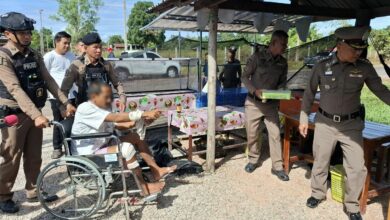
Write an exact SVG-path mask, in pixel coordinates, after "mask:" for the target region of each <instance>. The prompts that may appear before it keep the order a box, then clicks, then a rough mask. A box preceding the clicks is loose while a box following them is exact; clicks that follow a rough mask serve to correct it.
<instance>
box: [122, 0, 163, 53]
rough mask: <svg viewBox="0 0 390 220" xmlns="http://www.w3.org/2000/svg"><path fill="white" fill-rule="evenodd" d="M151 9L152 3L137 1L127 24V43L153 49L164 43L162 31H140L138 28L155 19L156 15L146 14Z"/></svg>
mask: <svg viewBox="0 0 390 220" xmlns="http://www.w3.org/2000/svg"><path fill="white" fill-rule="evenodd" d="M151 7H153V2H145V1H139V2H137V3H136V4H135V5H134V7H133V8H132V9H131V13H130V15H129V19H128V22H127V26H128V32H127V39H128V40H129V43H131V44H138V45H142V46H144V47H154V46H156V45H160V44H161V43H163V42H164V41H165V35H164V31H154V30H144V31H141V30H140V28H142V27H143V26H145V25H147V24H148V23H150V22H151V21H152V20H153V19H155V18H156V17H157V15H156V14H149V13H147V12H146V11H147V10H148V9H149V8H151Z"/></svg>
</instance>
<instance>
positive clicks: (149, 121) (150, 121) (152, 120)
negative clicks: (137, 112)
mask: <svg viewBox="0 0 390 220" xmlns="http://www.w3.org/2000/svg"><path fill="white" fill-rule="evenodd" d="M154 121H155V120H154V119H145V125H150V124H152V123H153V122H154Z"/></svg>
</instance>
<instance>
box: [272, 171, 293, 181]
mask: <svg viewBox="0 0 390 220" xmlns="http://www.w3.org/2000/svg"><path fill="white" fill-rule="evenodd" d="M271 173H272V174H273V175H275V176H277V177H278V178H279V179H280V180H281V181H289V180H290V178H289V177H288V175H287V174H286V173H285V172H284V171H283V170H274V169H271Z"/></svg>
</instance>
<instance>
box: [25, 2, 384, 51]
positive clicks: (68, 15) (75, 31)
mask: <svg viewBox="0 0 390 220" xmlns="http://www.w3.org/2000/svg"><path fill="white" fill-rule="evenodd" d="M56 1H57V3H58V5H59V7H58V10H57V14H56V15H52V16H50V18H51V19H53V20H56V21H62V22H65V23H67V27H66V31H67V32H69V33H70V34H71V35H72V37H73V38H72V41H73V43H74V42H75V41H77V40H78V39H79V38H81V37H82V36H84V35H85V34H86V33H89V32H91V31H96V28H95V26H96V24H97V23H98V22H99V17H98V14H97V11H98V10H99V8H101V7H102V6H103V4H104V3H103V1H102V0H56ZM153 6H154V4H153V2H151V1H138V2H137V3H135V4H134V6H133V8H132V9H131V12H130V14H129V17H128V20H127V27H128V32H127V36H126V37H127V40H128V43H129V44H135V45H141V46H143V47H145V48H153V47H157V46H161V45H162V44H163V43H164V42H165V32H164V31H155V30H144V31H143V30H140V28H142V27H143V26H145V25H147V24H148V23H150V22H151V21H152V20H153V19H155V18H156V17H157V15H156V14H149V13H146V11H147V10H148V9H149V8H151V7H153ZM336 22H339V24H338V25H341V26H346V25H349V24H348V23H347V22H345V21H336ZM41 31H42V32H43V39H44V45H45V47H46V48H53V40H52V39H53V33H52V31H51V30H50V29H47V28H43V30H40V31H33V40H32V47H33V48H39V45H40V44H39V34H40V32H41ZM288 34H289V36H290V39H289V45H288V46H289V47H295V46H298V45H300V44H302V43H303V42H301V41H300V40H299V38H298V34H297V31H296V29H295V28H292V29H290V30H289V32H288ZM321 37H323V35H322V34H321V33H319V31H318V27H317V26H316V25H312V26H311V27H310V30H309V35H308V39H307V42H310V41H313V40H316V39H319V38H321ZM187 38H194V37H187ZM239 38H245V39H246V40H247V41H249V42H257V43H261V44H267V43H268V42H269V40H270V35H269V34H268V35H260V34H246V33H219V34H218V41H225V40H232V39H239ZM196 40H198V39H197V38H196ZM203 40H205V41H207V37H204V39H203ZM123 42H124V40H123V38H122V36H121V35H112V36H110V37H109V39H108V41H107V42H106V43H107V44H108V45H114V44H117V43H123ZM371 45H373V46H374V47H375V48H376V49H378V50H379V52H380V53H382V54H384V56H385V57H386V58H390V26H388V27H387V28H384V29H380V30H373V31H372V34H371Z"/></svg>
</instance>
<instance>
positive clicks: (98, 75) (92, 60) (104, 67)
mask: <svg viewBox="0 0 390 220" xmlns="http://www.w3.org/2000/svg"><path fill="white" fill-rule="evenodd" d="M82 42H83V43H84V48H85V53H84V54H83V56H80V57H78V58H77V59H76V60H75V61H73V62H72V64H71V65H70V66H69V68H68V70H67V71H66V74H65V78H64V80H63V81H62V85H61V89H62V91H63V92H64V93H65V95H68V93H69V91H70V89H71V88H72V86H73V83H75V84H76V85H77V87H78V94H77V95H76V105H79V104H81V103H83V102H85V101H87V100H88V97H87V89H88V85H89V84H90V83H91V82H93V81H102V82H105V83H107V84H111V85H113V86H114V88H115V89H116V90H117V93H118V95H119V97H120V110H121V111H124V110H125V106H126V95H125V92H124V88H123V85H122V83H121V82H120V81H119V80H118V78H117V76H116V74H115V72H114V68H113V67H112V65H111V63H110V62H108V61H106V60H104V59H103V57H102V44H101V42H102V40H101V38H100V36H99V34H97V33H89V34H87V35H85V36H84V37H83V38H82Z"/></svg>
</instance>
